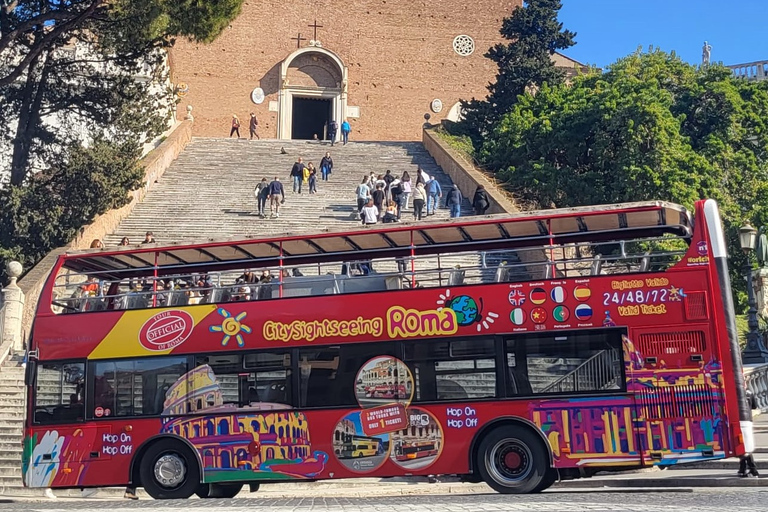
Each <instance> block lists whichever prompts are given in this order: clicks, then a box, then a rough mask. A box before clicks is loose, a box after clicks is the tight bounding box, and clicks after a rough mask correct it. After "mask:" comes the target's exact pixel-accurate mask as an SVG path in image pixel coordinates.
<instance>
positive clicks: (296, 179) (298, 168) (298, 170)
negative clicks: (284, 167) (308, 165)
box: [291, 157, 304, 194]
mask: <svg viewBox="0 0 768 512" xmlns="http://www.w3.org/2000/svg"><path fill="white" fill-rule="evenodd" d="M303 179H304V159H303V158H301V157H299V159H298V160H296V163H294V164H293V167H292V168H291V180H293V193H294V194H295V193H296V192H298V193H299V194H301V182H302V180H303Z"/></svg>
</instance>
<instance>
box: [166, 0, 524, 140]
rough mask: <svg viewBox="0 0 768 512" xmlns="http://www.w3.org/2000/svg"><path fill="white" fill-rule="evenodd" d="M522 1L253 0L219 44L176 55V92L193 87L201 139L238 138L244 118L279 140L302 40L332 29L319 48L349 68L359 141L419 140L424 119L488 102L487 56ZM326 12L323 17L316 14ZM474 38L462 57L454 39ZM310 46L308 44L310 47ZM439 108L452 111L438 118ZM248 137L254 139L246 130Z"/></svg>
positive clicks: (190, 99)
mask: <svg viewBox="0 0 768 512" xmlns="http://www.w3.org/2000/svg"><path fill="white" fill-rule="evenodd" d="M520 4H521V0H477V1H476V2H466V1H465V2H457V1H447V0H443V1H437V2H434V1H433V2H427V1H426V0H362V1H357V2H341V1H338V0H337V1H334V2H323V3H322V4H317V3H316V2H306V1H303V0H264V1H263V2H255V1H253V0H247V1H246V2H245V3H244V5H243V12H242V14H241V15H240V16H239V17H238V18H237V19H236V20H234V21H233V22H232V24H231V25H230V27H229V28H228V29H226V30H225V31H224V33H223V34H222V35H221V36H220V37H219V38H218V39H217V40H216V41H215V42H213V43H212V44H209V45H205V44H196V43H191V42H188V41H179V42H178V43H177V45H176V47H175V48H174V49H173V50H172V51H171V54H172V55H171V62H172V67H173V77H174V81H175V82H176V83H179V82H184V83H186V84H187V85H188V86H189V92H188V94H187V96H185V97H184V98H183V99H182V101H181V105H180V108H179V115H183V113H184V110H185V106H186V105H187V104H190V105H192V106H193V107H194V116H195V135H196V136H212V137H221V136H227V135H229V128H230V119H231V116H232V114H237V115H238V116H239V117H240V119H241V122H242V123H243V127H242V128H241V135H245V134H247V131H248V130H247V118H248V113H249V112H251V111H254V112H256V115H257V116H258V118H259V125H260V132H261V135H262V136H265V137H269V138H272V137H275V136H276V133H277V113H276V112H269V102H270V100H272V101H277V98H278V87H279V74H280V63H281V62H282V61H283V60H284V59H285V58H286V57H287V56H289V55H290V54H291V53H292V52H293V51H295V50H296V48H297V43H296V41H295V40H291V38H292V37H296V35H297V33H298V32H301V34H302V37H306V38H307V39H311V38H312V29H311V28H309V27H308V26H307V25H309V24H311V23H313V21H314V19H315V17H316V18H317V23H318V24H321V25H323V28H320V29H318V39H319V40H320V41H321V42H322V45H323V47H324V48H326V49H328V50H330V51H332V52H335V53H336V54H337V55H339V57H340V58H341V59H342V61H343V62H344V64H345V65H346V66H347V68H348V91H349V96H348V105H350V106H358V107H360V118H359V119H350V124H351V125H352V130H353V132H352V137H353V138H354V139H357V140H419V139H420V138H421V126H422V124H423V122H424V114H425V113H427V112H429V113H430V114H431V115H432V120H431V121H432V122H436V121H439V120H440V119H442V118H444V117H445V116H446V115H447V114H448V111H449V109H450V108H451V106H452V105H453V104H454V103H456V102H457V101H458V100H459V99H460V98H461V99H469V98H471V97H484V96H485V95H486V93H487V91H486V85H487V84H488V82H489V81H491V80H492V78H493V77H494V75H495V72H496V66H495V64H494V63H493V62H491V61H489V60H488V59H486V58H484V57H483V54H484V53H485V52H486V51H487V50H488V48H490V47H491V46H493V45H494V44H495V43H497V42H499V41H500V40H501V36H500V35H499V28H500V26H501V21H502V19H503V18H504V17H506V16H509V14H510V13H511V12H512V9H513V7H515V6H518V5H520ZM316 7H317V9H316ZM462 34H466V35H469V36H471V37H472V38H473V39H474V41H475V52H474V53H473V54H472V55H470V56H468V57H463V56H460V55H458V54H456V53H455V52H454V51H453V39H454V38H455V37H456V36H458V35H462ZM307 43H308V42H307V41H304V42H303V43H302V45H303V46H307ZM256 87H261V88H262V89H263V90H264V92H265V95H266V99H265V101H264V102H263V103H262V104H260V105H255V104H254V103H253V102H252V101H251V100H250V93H251V91H252V90H253V89H254V88H256ZM435 98H439V99H440V100H441V101H442V103H443V110H442V112H441V113H439V114H435V113H434V112H431V111H430V103H431V102H432V100H433V99H435ZM243 128H244V129H243Z"/></svg>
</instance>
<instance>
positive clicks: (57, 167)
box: [0, 139, 143, 280]
mask: <svg viewBox="0 0 768 512" xmlns="http://www.w3.org/2000/svg"><path fill="white" fill-rule="evenodd" d="M138 155H139V148H138V146H137V145H136V144H134V143H130V142H110V141H107V140H104V139H98V140H96V141H94V142H93V143H92V144H91V145H89V146H88V147H85V146H82V145H77V146H73V147H71V148H68V151H67V152H66V158H64V157H59V158H58V160H57V161H56V162H54V163H53V165H51V166H50V167H49V168H47V169H45V170H43V171H40V172H39V173H36V174H35V175H34V176H33V177H32V178H31V179H30V180H28V182H27V185H26V186H24V187H14V186H11V187H5V188H3V189H0V260H5V261H8V260H10V259H17V260H19V261H21V263H22V264H23V265H24V266H25V267H26V268H27V269H29V268H30V267H31V266H32V265H34V264H35V263H36V262H37V261H38V260H40V259H41V258H42V257H43V256H45V255H46V254H47V253H48V251H50V250H51V249H53V248H55V247H59V246H62V245H65V244H67V243H68V242H69V241H70V240H72V239H73V238H74V236H75V235H76V234H77V232H78V230H79V229H80V228H81V227H82V226H84V225H86V224H88V223H90V222H92V221H93V220H94V219H95V218H96V216H97V215H100V214H102V213H105V212H107V211H109V210H111V209H113V208H119V207H121V206H123V205H125V204H126V203H127V201H128V200H129V196H128V194H127V191H129V190H135V189H136V188H138V187H139V185H140V184H141V180H142V178H143V170H142V168H141V166H140V165H138V163H137V157H138ZM3 272H4V269H3ZM3 278H4V274H0V280H2V279H3Z"/></svg>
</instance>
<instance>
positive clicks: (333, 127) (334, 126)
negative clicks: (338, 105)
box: [328, 121, 339, 146]
mask: <svg viewBox="0 0 768 512" xmlns="http://www.w3.org/2000/svg"><path fill="white" fill-rule="evenodd" d="M337 131H339V124H338V123H337V122H336V121H331V124H329V125H328V136H329V137H330V138H331V146H333V145H334V144H336V132H337Z"/></svg>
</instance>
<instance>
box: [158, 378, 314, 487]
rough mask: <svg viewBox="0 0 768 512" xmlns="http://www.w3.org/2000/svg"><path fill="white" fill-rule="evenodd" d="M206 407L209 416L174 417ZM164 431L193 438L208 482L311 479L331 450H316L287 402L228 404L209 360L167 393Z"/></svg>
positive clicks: (306, 426) (301, 416)
mask: <svg viewBox="0 0 768 512" xmlns="http://www.w3.org/2000/svg"><path fill="white" fill-rule="evenodd" d="M200 411H204V412H205V415H202V416H194V417H179V418H173V416H175V415H179V414H190V413H196V412H200ZM163 415H164V416H168V417H170V418H169V419H167V420H165V422H164V424H163V432H170V433H174V434H176V435H178V436H181V437H184V438H186V439H188V440H189V441H190V442H191V443H192V444H193V445H194V446H195V447H196V448H197V449H198V451H199V452H200V455H201V458H202V461H203V470H204V479H205V481H206V482H218V481H223V480H227V481H230V480H232V479H239V480H282V479H302V478H312V477H315V476H317V475H318V474H320V473H321V472H322V471H323V469H324V468H325V464H326V462H327V460H328V455H327V454H325V453H324V452H320V451H312V446H311V443H310V439H309V424H308V422H307V418H306V416H305V415H304V413H301V412H296V411H293V410H291V409H290V408H289V407H288V406H286V405H285V404H279V403H268V402H258V403H250V404H249V405H247V406H244V407H237V406H235V405H231V404H224V403H223V397H222V392H221V388H220V387H219V384H218V382H217V381H216V375H215V374H214V373H213V370H212V369H211V367H210V366H208V365H203V366H199V367H197V368H195V369H194V370H191V371H189V372H187V373H186V374H185V375H183V376H182V377H180V378H179V379H178V380H177V381H176V383H175V384H174V385H173V386H172V387H171V388H170V389H168V391H167V392H166V400H165V404H164V411H163Z"/></svg>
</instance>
